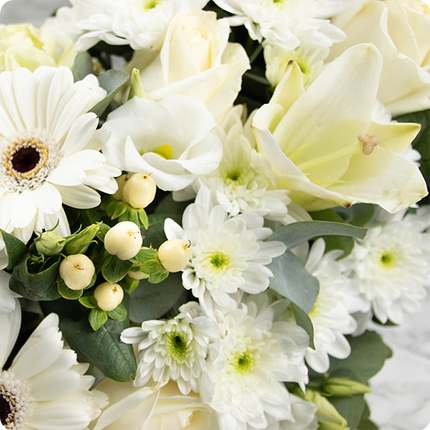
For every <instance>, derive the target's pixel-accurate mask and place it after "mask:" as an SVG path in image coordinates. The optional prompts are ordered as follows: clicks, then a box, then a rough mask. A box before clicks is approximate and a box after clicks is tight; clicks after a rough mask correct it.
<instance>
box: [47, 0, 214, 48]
mask: <svg viewBox="0 0 430 430" xmlns="http://www.w3.org/2000/svg"><path fill="white" fill-rule="evenodd" d="M71 3H72V5H73V7H72V8H61V9H60V18H59V19H60V20H62V21H63V20H64V17H73V18H74V19H73V21H74V22H75V26H76V27H77V28H78V29H80V30H81V35H80V37H79V39H78V41H77V43H76V49H77V50H78V51H85V50H87V49H89V48H91V47H92V46H94V45H95V44H97V43H98V42H100V41H104V42H106V43H108V44H109V45H130V46H131V47H132V48H133V49H134V50H140V49H145V48H150V49H156V48H157V47H158V46H159V45H160V43H161V42H162V38H163V37H164V33H165V30H166V27H167V26H168V24H169V22H170V21H171V20H172V18H173V17H174V16H175V15H176V14H177V13H178V12H182V11H188V10H200V9H202V8H203V7H204V6H205V4H206V3H207V0H122V1H120V2H119V1H117V0H85V1H83V0H72V1H71ZM55 21H56V20H55V19H51V20H50V21H48V24H49V25H50V26H51V27H52V28H54V29H55V28H57V30H59V28H58V24H56V22H55ZM82 33H83V34H82Z"/></svg>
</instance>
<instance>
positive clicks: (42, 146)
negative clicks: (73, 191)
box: [0, 133, 59, 191]
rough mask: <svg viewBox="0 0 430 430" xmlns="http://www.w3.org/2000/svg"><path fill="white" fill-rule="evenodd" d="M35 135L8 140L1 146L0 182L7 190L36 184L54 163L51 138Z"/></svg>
mask: <svg viewBox="0 0 430 430" xmlns="http://www.w3.org/2000/svg"><path fill="white" fill-rule="evenodd" d="M35 134H36V136H35V135H34V134H33V133H29V134H28V135H24V136H19V137H16V138H13V139H10V140H9V141H7V143H6V145H4V146H3V150H2V154H1V166H0V184H2V185H3V187H4V188H6V189H7V190H8V191H24V190H25V189H35V188H38V187H40V186H41V185H42V184H43V183H44V181H45V179H46V178H47V177H48V175H49V173H50V172H51V171H52V170H53V169H54V168H55V166H56V164H57V162H58V159H59V155H58V154H57V151H56V150H55V149H53V148H52V147H53V145H52V143H53V142H51V139H50V138H49V137H44V136H43V137H42V136H37V133H35Z"/></svg>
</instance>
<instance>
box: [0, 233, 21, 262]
mask: <svg viewBox="0 0 430 430" xmlns="http://www.w3.org/2000/svg"><path fill="white" fill-rule="evenodd" d="M0 232H1V235H2V238H3V241H4V244H5V248H6V253H7V258H8V262H7V269H8V270H12V269H13V268H14V267H15V266H16V265H17V264H18V262H19V260H21V258H22V257H23V256H24V254H26V253H27V247H26V246H25V244H24V242H21V241H20V240H19V239H18V238H16V237H15V236H12V235H11V234H9V233H6V232H5V231H4V230H1V229H0Z"/></svg>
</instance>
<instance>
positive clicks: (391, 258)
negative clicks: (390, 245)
mask: <svg viewBox="0 0 430 430" xmlns="http://www.w3.org/2000/svg"><path fill="white" fill-rule="evenodd" d="M379 262H380V264H381V266H382V267H383V268H385V269H389V268H391V267H393V266H394V265H395V264H396V254H395V252H394V251H392V250H389V251H384V252H382V253H381V255H380V258H379Z"/></svg>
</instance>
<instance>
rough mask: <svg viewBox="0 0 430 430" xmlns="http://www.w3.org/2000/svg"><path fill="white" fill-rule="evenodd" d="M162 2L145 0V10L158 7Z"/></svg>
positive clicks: (143, 5) (143, 4)
mask: <svg viewBox="0 0 430 430" xmlns="http://www.w3.org/2000/svg"><path fill="white" fill-rule="evenodd" d="M159 4H160V1H159V0H143V2H142V8H143V9H144V10H150V9H154V8H156V7H157V6H158V5H159Z"/></svg>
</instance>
